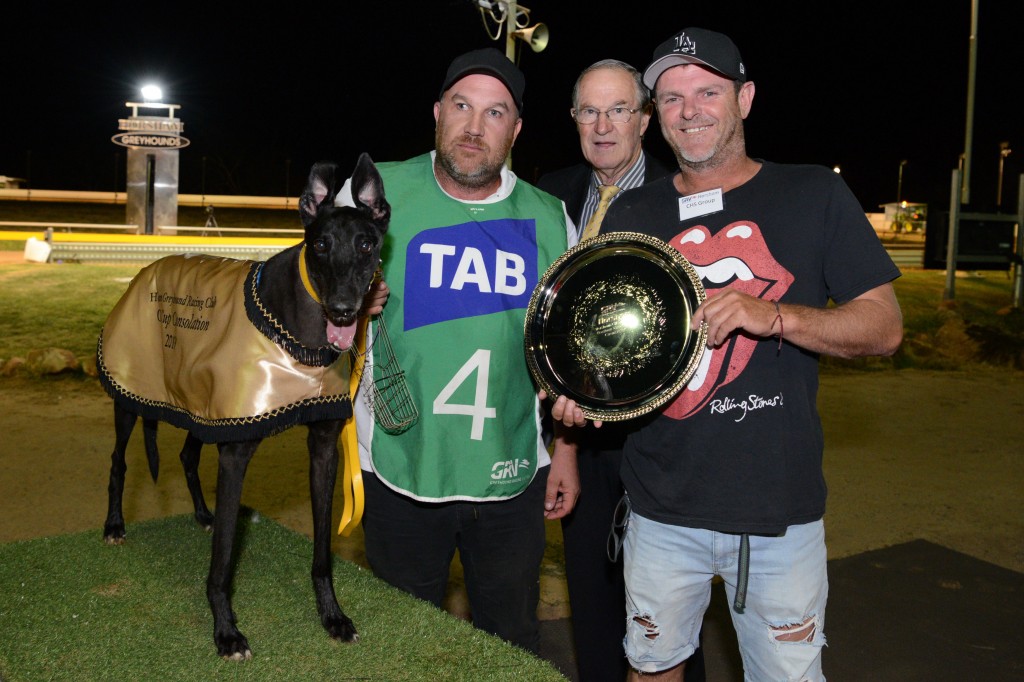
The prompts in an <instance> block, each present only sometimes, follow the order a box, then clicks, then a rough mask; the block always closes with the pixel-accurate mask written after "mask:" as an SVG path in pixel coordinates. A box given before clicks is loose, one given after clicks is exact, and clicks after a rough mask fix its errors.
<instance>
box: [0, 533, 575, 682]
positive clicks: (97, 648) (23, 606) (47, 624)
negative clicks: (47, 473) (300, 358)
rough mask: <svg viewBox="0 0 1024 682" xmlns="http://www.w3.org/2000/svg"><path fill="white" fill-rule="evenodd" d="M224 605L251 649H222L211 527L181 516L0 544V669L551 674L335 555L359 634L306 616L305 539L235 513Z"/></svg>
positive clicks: (282, 675) (191, 674) (190, 674)
mask: <svg viewBox="0 0 1024 682" xmlns="http://www.w3.org/2000/svg"><path fill="white" fill-rule="evenodd" d="M239 528H240V537H241V540H240V543H241V544H240V550H239V552H240V556H239V561H238V567H237V571H236V575H235V581H234V586H235V591H234V597H233V606H234V610H235V613H236V614H237V616H238V625H239V628H240V629H241V630H242V632H243V633H245V635H246V636H247V638H248V639H249V644H250V646H251V647H252V649H253V655H254V658H253V660H251V661H247V662H242V663H237V662H230V661H223V660H221V659H220V658H219V657H218V656H217V653H216V648H215V646H214V644H213V618H212V616H211V614H210V610H209V607H208V605H207V602H206V590H205V585H206V571H207V568H208V564H209V552H210V536H209V535H208V534H206V533H204V532H203V531H201V530H200V529H199V528H198V527H197V526H196V524H195V522H194V521H193V520H192V518H191V516H190V515H185V516H173V517H170V518H165V519H161V520H158V521H151V522H146V523H138V524H133V525H132V527H131V528H130V534H129V538H128V543H127V544H125V545H123V546H119V547H112V546H107V545H105V544H104V543H103V541H102V539H101V530H100V529H99V528H97V529H96V530H95V531H90V532H87V533H78V534H73V535H66V536H60V537H49V538H41V539H38V540H30V541H25V542H15V543H10V544H7V545H0V633H2V636H0V680H3V681H4V682H16V681H26V682H28V681H32V680H118V681H121V680H161V681H165V680H168V681H169V680H197V681H199V680H203V681H206V680H273V681H275V682H278V681H280V680H453V681H458V680H466V681H470V680H472V681H480V680H530V681H531V682H532V681H544V680H564V678H563V677H562V676H561V675H560V674H559V673H558V671H557V670H556V669H555V668H554V667H552V666H551V665H550V664H549V663H547V662H546V661H544V660H542V659H539V658H536V657H534V656H532V655H530V654H528V653H527V652H525V651H523V650H521V649H517V648H516V647H513V646H512V645H510V644H508V643H506V642H504V641H502V640H500V639H498V638H496V637H492V636H490V635H487V634H485V633H483V632H481V631H479V630H476V629H475V628H473V627H472V626H471V625H469V624H468V623H466V622H465V621H462V620H460V619H458V618H455V617H454V616H451V615H450V614H448V613H446V612H444V611H442V610H440V609H435V608H433V607H431V606H429V605H427V604H426V603H424V602H420V601H418V600H416V599H414V598H413V597H411V596H409V595H407V594H405V593H403V592H400V591H399V590H396V589H393V588H391V587H389V586H387V585H386V584H384V583H383V582H381V581H379V580H377V579H376V578H374V577H373V576H372V574H371V573H370V572H369V571H367V570H365V569H361V568H359V567H358V566H356V565H355V564H352V563H349V562H345V561H341V560H339V559H337V558H336V559H335V561H334V584H335V588H336V590H337V594H338V600H339V602H340V603H341V605H342V609H343V610H344V611H345V612H346V614H348V616H349V617H350V618H352V620H353V621H354V622H355V624H356V628H357V630H358V631H359V634H360V641H359V642H358V643H355V644H342V643H338V642H335V641H333V640H331V639H330V638H329V637H328V636H327V634H326V632H325V631H324V629H323V628H322V627H321V625H320V620H319V617H318V616H317V614H316V605H315V602H314V598H313V590H312V585H311V582H310V579H309V565H310V564H309V562H310V557H311V553H312V543H311V542H310V541H309V540H308V539H307V538H305V537H304V536H302V535H299V534H297V533H294V532H292V531H290V530H287V529H285V528H283V527H282V526H280V525H278V524H276V523H274V522H272V521H269V520H267V519H265V518H263V517H261V516H259V515H258V514H252V515H251V516H246V517H244V518H242V519H240V525H239Z"/></svg>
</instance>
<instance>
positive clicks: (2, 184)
mask: <svg viewBox="0 0 1024 682" xmlns="http://www.w3.org/2000/svg"><path fill="white" fill-rule="evenodd" d="M24 185H25V180H24V178H11V177H8V176H6V175H0V189H22V188H23V187H24Z"/></svg>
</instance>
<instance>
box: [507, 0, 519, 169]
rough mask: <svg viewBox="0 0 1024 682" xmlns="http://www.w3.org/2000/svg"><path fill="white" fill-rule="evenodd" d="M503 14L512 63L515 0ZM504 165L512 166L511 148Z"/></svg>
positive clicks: (514, 46) (513, 55)
mask: <svg viewBox="0 0 1024 682" xmlns="http://www.w3.org/2000/svg"><path fill="white" fill-rule="evenodd" d="M506 11H507V14H506V15H505V56H506V57H508V60H509V61H510V62H512V63H513V64H515V63H516V37H515V36H514V35H513V34H514V33H515V31H516V11H517V9H516V1H515V0H509V2H507V3H506ZM505 165H506V166H507V167H508V168H510V169H511V168H512V150H511V149H509V150H508V155H507V156H506V157H505Z"/></svg>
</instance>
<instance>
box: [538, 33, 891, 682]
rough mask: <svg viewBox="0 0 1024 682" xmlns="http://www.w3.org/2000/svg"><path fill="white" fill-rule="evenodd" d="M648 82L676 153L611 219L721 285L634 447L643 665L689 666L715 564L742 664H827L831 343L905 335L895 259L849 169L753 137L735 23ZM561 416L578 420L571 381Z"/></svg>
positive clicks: (679, 47) (628, 457) (636, 652)
mask: <svg viewBox="0 0 1024 682" xmlns="http://www.w3.org/2000/svg"><path fill="white" fill-rule="evenodd" d="M644 82H645V83H646V84H647V86H648V87H650V88H651V89H652V91H653V93H654V102H655V106H656V108H657V111H658V117H659V121H660V126H661V130H662V135H663V136H664V137H665V140H666V141H667V142H668V143H669V145H670V146H671V147H672V149H673V151H674V152H675V155H676V159H677V161H678V164H679V171H678V172H677V173H675V174H674V175H672V176H670V177H668V178H666V179H664V180H659V181H656V182H653V183H649V184H647V185H645V186H643V187H640V188H637V189H635V190H632V191H630V192H628V193H626V194H625V195H623V196H622V197H621V198H620V199H619V200H618V201H616V202H615V203H614V204H612V206H611V207H610V208H609V210H608V213H607V214H606V216H605V219H604V222H603V224H602V227H601V232H602V233H606V232H618V231H632V232H645V233H648V234H652V235H654V236H656V237H659V238H660V239H662V240H664V241H666V242H668V243H669V244H671V245H672V246H673V247H674V248H676V249H677V250H679V251H680V253H682V254H683V256H685V257H686V259H687V260H688V261H689V262H690V263H691V265H693V266H694V268H695V269H696V271H697V272H698V274H700V276H701V279H702V282H703V283H704V286H705V289H706V291H707V294H708V297H707V300H706V301H705V302H704V303H703V304H701V305H700V306H699V307H698V308H697V310H696V311H695V312H694V315H693V320H692V322H693V325H692V326H693V329H694V330H696V329H698V328H699V327H700V325H705V326H706V329H707V344H706V345H707V348H706V349H705V350H704V352H703V355H702V356H701V360H700V363H699V367H698V369H697V371H696V373H695V375H694V377H693V378H692V379H691V380H690V381H689V383H688V384H687V385H686V386H685V387H684V388H683V390H682V391H681V393H680V394H679V395H678V396H677V397H676V398H674V399H673V400H672V401H670V402H669V403H667V404H666V405H665V406H663V407H662V408H660V409H659V410H658V411H657V412H655V413H653V414H651V415H647V416H646V417H644V418H641V419H638V420H635V423H634V424H633V425H634V426H635V428H634V429H633V430H632V431H631V432H630V435H629V436H628V438H627V441H626V444H625V447H624V452H623V467H622V472H621V473H622V481H623V485H624V487H625V490H626V494H627V498H628V500H629V502H630V505H631V511H630V513H629V516H628V520H627V524H626V530H625V538H624V545H623V546H624V554H625V579H626V611H627V617H628V619H629V623H628V625H627V634H626V654H627V657H628V658H629V662H630V665H631V666H632V668H633V670H631V672H630V679H639V676H640V674H641V673H642V674H643V679H645V680H648V679H650V680H679V679H682V674H683V669H684V667H685V659H686V658H687V657H688V656H689V655H690V653H691V652H692V651H693V650H694V648H695V647H696V646H697V633H698V631H699V629H700V623H701V619H702V617H703V614H704V611H705V610H706V608H707V605H708V600H709V598H710V591H711V581H712V578H713V577H714V576H715V575H718V576H721V578H722V579H723V581H724V583H725V587H726V591H727V594H728V595H729V598H730V599H731V600H732V601H733V609H734V611H735V613H734V614H733V623H734V626H735V629H736V634H737V639H738V642H739V646H740V650H741V653H742V655H743V661H744V667H745V676H746V677H747V678H748V679H757V680H775V679H793V680H796V679H799V680H822V679H824V678H823V677H822V672H821V650H822V647H823V646H824V645H825V633H824V623H825V604H826V599H827V593H828V579H827V575H826V552H825V540H824V526H823V523H822V517H823V515H824V513H825V496H826V487H825V480H824V476H823V473H822V454H823V450H824V443H823V437H822V428H821V421H820V418H819V416H818V413H817V407H816V400H817V388H818V377H817V372H818V357H819V355H821V354H826V355H834V356H839V357H845V358H852V357H860V356H868V355H891V354H892V353H894V352H895V351H896V349H897V348H898V347H899V344H900V342H901V341H902V337H903V324H902V316H901V313H900V308H899V304H898V303H897V301H896V297H895V294H894V293H893V288H892V284H891V282H892V280H894V279H896V278H897V277H898V276H899V270H898V269H897V268H896V267H895V265H893V263H892V260H891V259H890V258H889V256H888V255H887V254H886V252H885V249H884V248H883V247H882V245H881V243H880V242H879V240H878V238H877V237H876V236H875V234H874V231H873V230H872V228H871V226H870V224H869V223H868V221H867V218H866V216H865V215H864V213H863V211H862V210H861V208H860V206H859V204H858V202H857V201H856V200H855V198H854V197H853V195H852V193H851V192H850V190H849V189H848V188H847V187H846V185H845V184H844V183H843V181H842V180H841V179H840V177H839V176H838V175H836V174H835V173H833V172H831V171H830V170H828V169H826V168H823V167H817V166H803V165H780V164H774V163H770V162H767V161H762V160H759V159H754V158H751V157H749V156H747V151H746V145H745V141H744V134H743V120H744V119H745V118H746V117H747V115H748V114H749V113H750V110H751V105H752V103H753V99H754V83H753V82H751V81H750V80H748V77H747V70H746V66H745V65H744V64H743V61H742V59H741V58H740V53H739V50H738V49H737V48H736V46H735V45H734V44H733V42H732V41H731V40H730V39H729V38H728V37H726V36H724V35H722V34H720V33H715V32H712V31H708V30H705V29H700V28H687V29H685V30H683V31H681V32H679V33H677V34H676V35H674V36H672V37H671V38H669V39H668V40H667V41H665V42H664V43H662V44H661V45H659V46H658V48H657V49H656V50H655V52H654V58H653V61H652V63H651V64H650V65H649V66H648V67H647V69H646V71H645V72H644ZM830 302H831V304H832V305H830ZM552 416H553V417H554V418H555V419H558V420H562V421H563V422H564V423H576V424H579V423H582V422H583V419H582V413H581V412H580V411H579V409H578V408H577V407H576V406H575V405H573V404H572V403H570V402H566V401H565V400H563V399H559V401H558V402H556V404H555V406H554V409H553V411H552Z"/></svg>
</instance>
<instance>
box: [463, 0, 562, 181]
mask: <svg viewBox="0 0 1024 682" xmlns="http://www.w3.org/2000/svg"><path fill="white" fill-rule="evenodd" d="M472 2H473V4H474V5H476V6H477V7H478V9H479V10H480V17H481V19H482V20H483V22H484V29H485V30H486V31H487V36H488V37H489V38H490V39H491V40H498V39H499V38H500V37H501V29H502V26H504V27H505V56H506V57H508V60H509V61H510V62H512V63H513V64H515V63H516V62H517V61H518V60H517V59H516V38H518V39H519V40H522V41H525V42H526V44H527V45H529V46H530V49H531V50H533V51H534V52H540V51H542V50H543V49H544V48H545V47H547V46H548V27H547V26H545V25H544V24H541V23H537V24H534V25H533V26H529V23H530V9H529V8H528V7H523V6H522V5H519V4H518V3H516V1H515V0H472ZM488 19H490V20H491V21H492V22H493V23H494V24H495V25H496V28H497V30H496V31H495V32H494V34H493V35H492V34H491V29H490V28H489V26H488V24H487V20H488ZM505 165H506V166H508V167H509V168H511V167H512V151H511V150H509V153H508V157H507V158H506V159H505Z"/></svg>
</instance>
